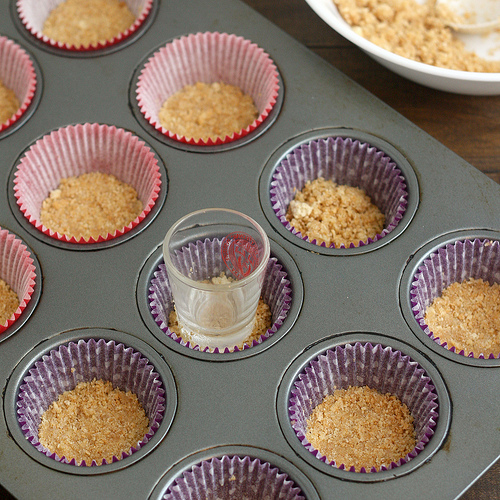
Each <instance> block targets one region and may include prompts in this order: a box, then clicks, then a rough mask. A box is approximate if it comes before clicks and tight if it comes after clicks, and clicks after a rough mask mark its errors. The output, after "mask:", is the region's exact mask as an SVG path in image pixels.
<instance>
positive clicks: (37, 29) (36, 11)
mask: <svg viewBox="0 0 500 500" xmlns="http://www.w3.org/2000/svg"><path fill="white" fill-rule="evenodd" d="M64 1H65V0H17V3H16V6H17V12H18V14H19V18H20V19H21V21H22V23H23V24H24V26H25V28H26V29H27V30H28V31H29V32H30V33H31V34H32V35H33V36H34V37H36V38H37V39H38V40H40V41H41V42H43V43H45V44H47V45H49V46H51V47H56V48H58V49H63V50H68V51H92V50H99V49H103V48H106V47H111V46H112V45H116V44H117V43H119V42H121V41H123V40H125V39H126V38H128V37H129V36H130V35H132V34H133V33H135V32H136V31H137V30H138V28H139V27H140V26H141V25H142V24H143V23H144V21H145V20H146V18H147V17H148V14H149V12H150V11H151V7H152V5H153V0H124V1H125V3H126V4H127V6H128V8H129V9H130V11H131V12H132V14H133V15H134V16H135V21H134V22H133V23H132V25H131V26H130V27H129V28H128V29H126V30H125V31H123V32H122V33H119V34H118V35H116V36H115V37H113V38H111V39H110V40H102V41H99V42H96V43H93V44H91V45H89V46H75V45H72V44H67V43H64V42H61V41H58V40H54V39H52V38H49V37H48V36H47V35H45V34H44V33H43V26H44V23H45V20H46V19H47V17H48V16H49V14H50V12H51V11H52V10H53V9H55V8H56V7H57V6H58V5H59V4H61V3H63V2H64Z"/></svg>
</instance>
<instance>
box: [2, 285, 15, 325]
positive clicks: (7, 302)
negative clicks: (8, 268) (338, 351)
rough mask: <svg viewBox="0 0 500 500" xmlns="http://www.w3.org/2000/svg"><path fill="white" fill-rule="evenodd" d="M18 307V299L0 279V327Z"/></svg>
mask: <svg viewBox="0 0 500 500" xmlns="http://www.w3.org/2000/svg"><path fill="white" fill-rule="evenodd" d="M18 307H19V298H18V296H17V294H16V292H14V290H12V288H11V287H10V286H9V285H8V284H7V283H6V282H5V281H4V280H3V279H1V278H0V325H5V323H7V321H8V320H9V318H10V317H11V316H12V315H13V314H14V313H15V312H16V310H17V308H18Z"/></svg>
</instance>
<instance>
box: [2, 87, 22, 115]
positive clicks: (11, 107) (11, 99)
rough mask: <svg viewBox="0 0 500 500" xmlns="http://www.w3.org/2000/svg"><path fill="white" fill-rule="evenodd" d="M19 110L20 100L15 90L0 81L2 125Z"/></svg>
mask: <svg viewBox="0 0 500 500" xmlns="http://www.w3.org/2000/svg"><path fill="white" fill-rule="evenodd" d="M18 109H19V100H18V98H17V97H16V94H15V93H14V91H13V90H11V89H9V88H7V87H6V86H5V85H4V84H3V83H2V80H0V123H5V122H6V121H7V120H8V119H9V118H11V117H12V115H14V114H15V113H16V112H17V110H18Z"/></svg>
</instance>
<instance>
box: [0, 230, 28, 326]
mask: <svg viewBox="0 0 500 500" xmlns="http://www.w3.org/2000/svg"><path fill="white" fill-rule="evenodd" d="M0 278H2V279H3V280H4V281H5V282H6V283H7V284H8V285H9V286H10V288H11V289H12V290H13V291H14V292H15V293H16V294H17V297H18V299H19V306H18V308H17V309H16V311H14V313H13V314H12V316H11V317H10V318H9V319H8V320H7V321H6V323H4V324H3V325H0V334H2V333H3V332H4V331H5V330H7V328H9V327H10V326H11V325H13V324H14V323H15V321H16V320H17V318H19V316H20V315H21V314H22V312H23V311H24V309H26V306H27V305H28V303H29V301H30V300H31V296H32V295H33V291H34V287H35V283H36V279H37V276H36V273H35V266H34V265H33V259H32V257H31V254H30V252H29V251H28V249H27V247H26V245H24V244H23V242H22V241H21V240H20V239H19V238H17V237H16V236H15V235H14V234H12V233H10V232H9V231H7V230H6V229H2V228H0Z"/></svg>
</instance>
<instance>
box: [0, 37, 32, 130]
mask: <svg viewBox="0 0 500 500" xmlns="http://www.w3.org/2000/svg"><path fill="white" fill-rule="evenodd" d="M0 80H1V81H2V83H3V84H4V85H5V86H6V87H7V88H8V89H10V90H12V91H13V92H14V94H16V97H17V99H18V100H19V103H20V106H19V109H18V110H17V111H16V112H15V113H14V114H13V115H12V116H11V117H10V118H9V119H8V120H7V121H6V122H4V123H0V132H2V131H3V130H5V129H7V128H9V127H10V126H11V125H13V124H14V123H16V122H17V121H18V120H19V118H21V116H23V114H24V113H25V111H26V110H27V109H28V107H29V105H30V104H31V101H32V100H33V96H34V95H35V90H36V85H37V81H36V73H35V69H34V67H33V62H32V61H31V59H30V56H29V55H28V54H27V53H26V51H25V50H24V49H22V48H21V47H20V46H19V45H17V44H16V43H14V42H13V41H12V40H10V39H9V38H7V37H5V36H0Z"/></svg>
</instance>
